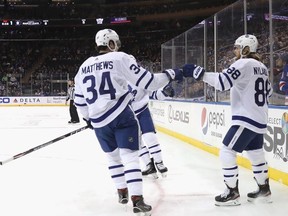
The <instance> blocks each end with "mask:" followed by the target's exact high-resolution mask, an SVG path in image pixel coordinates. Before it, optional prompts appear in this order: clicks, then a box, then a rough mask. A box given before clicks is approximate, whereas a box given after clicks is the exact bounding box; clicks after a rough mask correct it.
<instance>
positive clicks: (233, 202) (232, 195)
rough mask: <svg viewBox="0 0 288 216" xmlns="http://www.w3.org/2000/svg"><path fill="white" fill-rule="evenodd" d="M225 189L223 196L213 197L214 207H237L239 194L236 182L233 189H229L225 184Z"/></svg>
mask: <svg viewBox="0 0 288 216" xmlns="http://www.w3.org/2000/svg"><path fill="white" fill-rule="evenodd" d="M226 186H227V188H226V190H225V191H224V193H223V194H220V195H218V196H216V197H215V205H216V206H237V205H240V204H241V203H240V194H239V190H238V180H237V183H236V187H235V188H230V187H229V186H228V185H227V184H226Z"/></svg>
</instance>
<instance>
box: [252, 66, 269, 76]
mask: <svg viewBox="0 0 288 216" xmlns="http://www.w3.org/2000/svg"><path fill="white" fill-rule="evenodd" d="M254 75H265V76H268V71H267V70H266V69H265V68H261V67H254Z"/></svg>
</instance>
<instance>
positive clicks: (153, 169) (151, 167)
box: [142, 158, 158, 179]
mask: <svg viewBox="0 0 288 216" xmlns="http://www.w3.org/2000/svg"><path fill="white" fill-rule="evenodd" d="M142 175H143V176H148V175H151V176H152V177H153V178H155V179H157V178H158V175H157V170H156V167H155V164H154V160H153V158H151V162H150V163H148V164H147V166H146V169H145V170H144V171H142Z"/></svg>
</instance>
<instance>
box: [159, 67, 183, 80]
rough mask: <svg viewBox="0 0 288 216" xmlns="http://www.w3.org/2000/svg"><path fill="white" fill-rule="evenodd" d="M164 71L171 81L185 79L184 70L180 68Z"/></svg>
mask: <svg viewBox="0 0 288 216" xmlns="http://www.w3.org/2000/svg"><path fill="white" fill-rule="evenodd" d="M163 73H166V75H167V76H168V77H169V79H170V81H172V80H177V81H182V80H183V73H182V70H180V69H166V70H164V71H163Z"/></svg>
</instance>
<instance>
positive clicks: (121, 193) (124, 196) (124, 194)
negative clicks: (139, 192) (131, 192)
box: [117, 188, 129, 204]
mask: <svg viewBox="0 0 288 216" xmlns="http://www.w3.org/2000/svg"><path fill="white" fill-rule="evenodd" d="M117 191H118V202H119V203H121V204H127V203H128V198H129V197H128V189H127V188H123V189H118V190H117Z"/></svg>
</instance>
